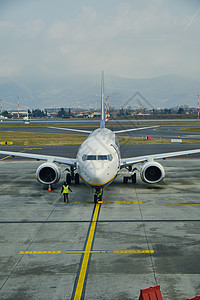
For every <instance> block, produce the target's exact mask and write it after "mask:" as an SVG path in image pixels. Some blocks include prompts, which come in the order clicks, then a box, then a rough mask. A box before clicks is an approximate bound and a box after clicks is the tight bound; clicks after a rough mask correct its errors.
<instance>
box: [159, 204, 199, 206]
mask: <svg viewBox="0 0 200 300" xmlns="http://www.w3.org/2000/svg"><path fill="white" fill-rule="evenodd" d="M165 205H167V206H181V205H200V203H185V204H184V203H180V204H165Z"/></svg>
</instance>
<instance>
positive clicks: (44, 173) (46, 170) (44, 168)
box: [36, 162, 61, 184]
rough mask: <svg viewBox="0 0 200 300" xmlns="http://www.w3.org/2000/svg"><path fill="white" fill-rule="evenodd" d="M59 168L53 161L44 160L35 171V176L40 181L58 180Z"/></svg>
mask: <svg viewBox="0 0 200 300" xmlns="http://www.w3.org/2000/svg"><path fill="white" fill-rule="evenodd" d="M60 175H61V173H60V169H59V168H58V166H57V165H56V164H54V163H50V162H46V163H43V164H42V165H40V166H39V167H38V168H37V171H36V178H37V180H38V181H39V182H40V183H43V184H53V183H56V182H58V181H59V180H60Z"/></svg>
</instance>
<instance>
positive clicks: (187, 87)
mask: <svg viewBox="0 0 200 300" xmlns="http://www.w3.org/2000/svg"><path fill="white" fill-rule="evenodd" d="M137 91H138V92H140V94H142V96H143V97H144V98H145V99H147V100H148V102H149V103H150V104H151V106H153V107H155V108H170V107H174V106H182V105H188V106H190V107H196V106H197V94H198V93H199V92H200V81H198V80H194V79H189V78H185V77H181V76H175V75H164V76H159V77H153V78H143V79H129V78H122V77H118V76H113V75H106V76H105V94H106V95H108V96H109V99H110V106H112V107H115V108H120V107H122V106H123V105H124V104H125V103H127V100H128V99H130V98H131V97H132V96H133V95H134V94H135V93H136V92H137ZM17 97H19V101H20V107H21V108H30V109H32V108H40V109H44V108H50V107H57V108H60V107H71V108H73V107H81V108H87V107H94V108H99V107H100V76H89V75H87V76H81V75H80V76H75V75H73V76H71V77H66V78H62V79H61V78H50V79H49V78H48V79H44V78H42V79H41V78H38V79H26V80H24V79H23V80H20V79H18V80H16V79H15V80H11V79H7V78H0V99H3V109H7V110H9V109H17V104H18V100H17ZM137 98H138V97H135V98H133V99H132V100H130V101H129V102H128V103H127V106H130V107H137V106H139V102H138V101H137ZM139 101H140V104H141V103H142V105H143V106H144V107H147V108H149V107H148V105H147V104H146V103H145V102H143V101H142V99H139Z"/></svg>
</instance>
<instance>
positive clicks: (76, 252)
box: [65, 250, 110, 254]
mask: <svg viewBox="0 0 200 300" xmlns="http://www.w3.org/2000/svg"><path fill="white" fill-rule="evenodd" d="M65 253H67V254H82V253H83V254H85V253H89V254H90V253H110V251H109V250H92V251H89V252H86V251H79V250H76V251H73V250H71V251H66V252H65Z"/></svg>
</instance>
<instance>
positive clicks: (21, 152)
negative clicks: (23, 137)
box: [0, 149, 26, 160]
mask: <svg viewBox="0 0 200 300" xmlns="http://www.w3.org/2000/svg"><path fill="white" fill-rule="evenodd" d="M25 151H26V149H24V150H22V151H20V152H19V153H23V152H25ZM12 156H13V155H8V156H6V157H3V158H1V159H0V160H4V159H6V158H9V157H12Z"/></svg>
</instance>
